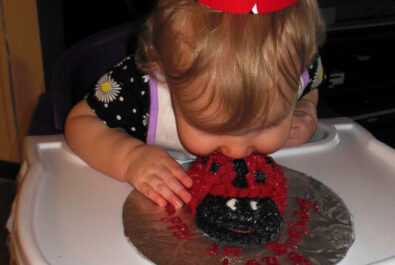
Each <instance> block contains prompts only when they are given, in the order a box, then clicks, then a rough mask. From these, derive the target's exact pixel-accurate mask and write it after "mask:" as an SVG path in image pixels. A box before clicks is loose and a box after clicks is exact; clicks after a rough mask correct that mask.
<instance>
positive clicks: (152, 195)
mask: <svg viewBox="0 0 395 265" xmlns="http://www.w3.org/2000/svg"><path fill="white" fill-rule="evenodd" d="M140 191H141V193H143V194H144V195H145V196H146V197H147V198H149V199H150V200H152V201H153V202H155V203H156V204H158V205H160V206H162V207H165V206H166V204H167V201H166V199H164V198H163V197H162V196H161V195H160V194H159V193H157V192H156V191H155V190H154V189H153V188H152V187H151V186H150V185H148V184H145V183H142V184H141V186H140Z"/></svg>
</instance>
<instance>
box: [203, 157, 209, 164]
mask: <svg viewBox="0 0 395 265" xmlns="http://www.w3.org/2000/svg"><path fill="white" fill-rule="evenodd" d="M207 161H208V157H207V156H205V157H202V164H203V165H205V164H207Z"/></svg>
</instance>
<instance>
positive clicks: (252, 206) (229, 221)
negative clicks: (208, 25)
mask: <svg viewBox="0 0 395 265" xmlns="http://www.w3.org/2000/svg"><path fill="white" fill-rule="evenodd" d="M230 200H232V201H231V202H230ZM227 203H228V204H229V205H231V207H230V206H228V205H227ZM282 224H283V218H282V217H281V215H280V213H279V211H278V209H277V206H276V204H275V203H274V202H273V201H272V200H271V199H269V198H263V199H260V198H225V197H222V196H214V195H211V194H209V195H207V196H206V197H205V198H204V200H203V201H202V202H201V203H200V204H199V205H198V207H197V209H196V225H197V226H198V227H199V228H200V229H201V230H202V231H203V232H204V233H206V234H207V235H208V236H209V237H210V238H211V239H213V240H215V241H218V242H220V243H228V244H235V245H239V246H251V245H260V244H264V243H266V242H270V241H274V240H275V239H276V238H277V236H278V234H279V233H280V230H281V227H282Z"/></svg>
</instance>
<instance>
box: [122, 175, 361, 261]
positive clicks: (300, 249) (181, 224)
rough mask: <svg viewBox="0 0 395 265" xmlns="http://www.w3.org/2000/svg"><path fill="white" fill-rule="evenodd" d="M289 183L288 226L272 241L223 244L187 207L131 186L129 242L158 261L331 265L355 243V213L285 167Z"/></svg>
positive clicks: (127, 203)
mask: <svg viewBox="0 0 395 265" xmlns="http://www.w3.org/2000/svg"><path fill="white" fill-rule="evenodd" d="M283 170H284V174H285V177H286V178H287V181H288V204H287V207H286V208H285V210H284V212H283V217H284V225H283V229H282V232H281V234H280V236H279V238H278V239H277V240H276V242H274V243H269V244H265V245H262V246H256V247H253V248H249V249H246V248H239V247H236V246H229V245H221V244H220V243H218V242H215V241H213V240H211V239H210V238H208V237H207V236H206V235H204V234H203V233H202V232H201V231H200V230H199V229H198V228H197V227H196V226H195V223H194V216H193V215H192V213H191V212H190V211H189V210H188V209H187V208H186V207H184V208H182V209H179V210H172V209H169V208H167V209H165V208H162V207H160V206H157V205H156V204H154V203H153V202H151V201H150V200H149V199H147V198H146V197H144V195H142V194H141V193H139V192H138V191H136V190H133V191H132V192H131V193H130V195H129V196H128V198H127V199H126V201H125V204H124V207H123V225H124V232H125V235H126V237H127V239H128V240H129V242H130V243H131V244H132V245H133V246H134V247H135V248H136V249H137V250H138V251H139V252H140V253H141V254H142V255H143V256H144V257H146V258H147V259H148V260H150V261H151V262H153V263H154V264H157V265H181V264H182V265H197V264H205V265H236V264H237V265H295V264H298V265H310V264H314V265H322V264H326V265H332V264H337V263H338V262H339V261H340V260H342V259H343V258H344V257H345V255H346V254H347V251H348V249H349V248H350V247H351V245H352V243H353V242H354V237H355V236H354V228H353V222H352V216H351V214H350V212H349V210H348V209H347V207H346V205H345V204H344V202H343V201H342V199H341V198H340V197H339V196H338V195H337V194H336V193H334V192H333V191H332V190H331V189H330V188H328V187H327V186H325V185H324V184H323V183H321V182H319V181H317V180H316V179H314V178H312V177H309V176H307V175H305V174H303V173H300V172H297V171H295V170H291V169H287V168H283Z"/></svg>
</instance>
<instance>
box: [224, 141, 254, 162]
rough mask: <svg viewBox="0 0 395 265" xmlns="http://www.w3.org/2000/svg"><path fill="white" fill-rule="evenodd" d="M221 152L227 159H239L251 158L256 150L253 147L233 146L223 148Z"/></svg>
mask: <svg viewBox="0 0 395 265" xmlns="http://www.w3.org/2000/svg"><path fill="white" fill-rule="evenodd" d="M220 151H221V152H222V153H223V154H224V155H226V156H227V157H230V158H234V159H239V158H244V157H247V156H249V155H250V154H251V153H252V152H254V151H255V149H254V147H252V146H246V145H240V144H233V145H225V146H221V147H220Z"/></svg>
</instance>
